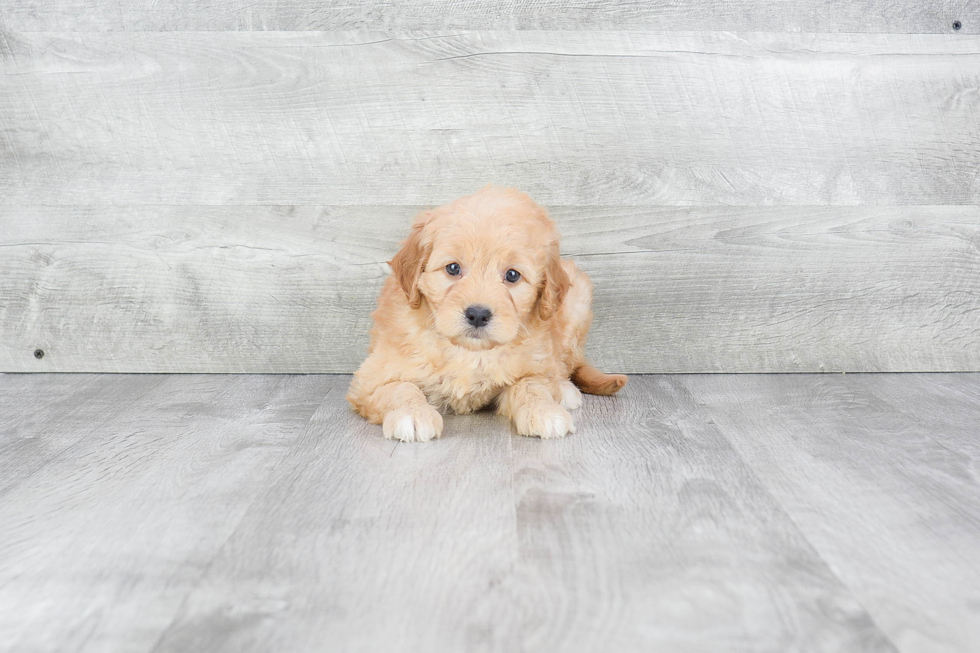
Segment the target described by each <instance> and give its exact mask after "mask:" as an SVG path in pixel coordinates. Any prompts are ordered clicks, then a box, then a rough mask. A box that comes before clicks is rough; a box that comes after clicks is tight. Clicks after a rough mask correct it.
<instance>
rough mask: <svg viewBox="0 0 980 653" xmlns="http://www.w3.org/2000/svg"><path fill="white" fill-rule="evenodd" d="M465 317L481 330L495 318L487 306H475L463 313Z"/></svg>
mask: <svg viewBox="0 0 980 653" xmlns="http://www.w3.org/2000/svg"><path fill="white" fill-rule="evenodd" d="M463 315H465V316H466V321H467V322H469V323H470V324H471V325H473V326H475V327H476V328H477V329H479V328H481V327H485V326H486V325H487V322H489V321H490V318H491V317H493V312H491V311H490V309H489V308H487V307H486V306H480V305H479V304H474V305H473V306H470V307H469V308H467V309H466V310H465V311H464V312H463Z"/></svg>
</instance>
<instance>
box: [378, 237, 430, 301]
mask: <svg viewBox="0 0 980 653" xmlns="http://www.w3.org/2000/svg"><path fill="white" fill-rule="evenodd" d="M425 222H426V221H425V220H418V221H416V223H415V224H413V225H412V233H410V234H409V235H408V240H406V241H405V243H404V244H403V245H402V248H401V249H400V250H398V253H397V254H395V257H394V258H393V259H391V260H390V261H388V265H390V266H391V271H392V273H393V274H394V275H395V278H396V279H398V283H399V284H400V285H401V287H402V290H404V291H405V296H406V297H408V304H409V306H411V307H412V308H418V307H419V306H421V304H422V293H420V292H419V276H421V274H422V270H424V269H425V263H426V261H428V259H429V253H430V252H429V247H428V246H426V245H423V244H422V229H424V228H425Z"/></svg>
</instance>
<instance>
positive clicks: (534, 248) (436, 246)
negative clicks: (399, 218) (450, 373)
mask: <svg viewBox="0 0 980 653" xmlns="http://www.w3.org/2000/svg"><path fill="white" fill-rule="evenodd" d="M390 265H391V268H392V271H393V273H394V275H395V277H396V278H397V279H398V282H399V284H400V285H401V287H402V289H403V290H404V291H405V295H406V296H407V297H408V302H409V305H411V307H412V308H419V307H421V306H422V304H423V301H424V302H425V303H426V305H427V306H428V307H429V309H431V312H432V315H431V318H430V325H431V327H432V328H433V329H435V330H436V331H437V332H438V333H439V334H440V335H442V336H443V337H445V338H448V339H449V340H450V341H452V342H453V343H454V344H456V345H459V346H462V347H466V348H468V349H490V348H492V347H496V346H498V345H502V344H505V343H508V342H511V341H512V340H514V339H515V338H516V337H517V336H518V335H519V334H520V333H521V332H522V329H526V328H527V327H528V326H530V325H531V324H532V323H534V322H535V321H537V320H549V319H550V318H551V317H552V316H553V315H554V314H555V313H556V312H557V310H558V307H559V306H560V305H561V301H562V298H563V297H564V295H565V292H566V290H567V289H568V285H569V279H568V275H567V274H566V273H565V270H564V269H563V268H562V266H561V260H560V258H559V236H558V231H557V230H556V229H555V224H554V222H552V221H551V219H550V218H549V217H548V215H547V213H546V212H545V211H544V209H542V208H541V207H540V206H538V205H537V204H535V203H534V202H533V201H532V200H531V198H530V197H528V196H527V195H525V194H524V193H521V192H519V191H516V190H514V189H509V188H500V187H496V186H487V187H486V188H484V189H482V190H480V191H478V192H477V193H474V194H473V195H469V196H467V197H463V198H460V199H458V200H456V201H455V202H453V203H452V204H447V205H446V206H441V207H439V208H437V209H433V210H431V211H426V212H424V213H422V214H421V215H420V216H419V217H418V218H417V219H416V221H415V223H414V224H413V225H412V232H411V234H410V235H409V237H408V240H406V241H405V244H404V245H403V246H402V249H401V251H399V252H398V254H396V255H395V258H393V259H392V260H391V261H390Z"/></svg>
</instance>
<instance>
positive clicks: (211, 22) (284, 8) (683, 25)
mask: <svg viewBox="0 0 980 653" xmlns="http://www.w3.org/2000/svg"><path fill="white" fill-rule="evenodd" d="M954 20H960V22H961V23H962V27H961V30H962V31H964V32H966V33H972V34H976V33H977V27H978V25H980V14H978V12H977V7H976V4H975V3H972V2H969V0H943V1H941V2H930V3H922V2H914V1H912V0H897V1H896V2H888V3H886V2H882V1H881V0H877V1H865V2H833V1H826V0H825V1H824V2H819V3H808V2H805V1H804V0H792V1H789V2H778V1H776V0H741V1H740V2H725V1H724V0H701V1H697V2H695V1H694V0H688V1H684V2H677V1H672V2H668V1H667V0H652V1H650V2H639V3H638V2H629V1H627V0H617V1H613V2H609V1H606V2H602V3H597V2H594V1H593V0H546V1H543V2H521V1H519V0H495V1H494V2H485V1H481V0H416V1H414V2H395V1H392V0H381V1H378V0H375V1H373V2H369V3H351V2H338V1H336V0H334V1H326V2H311V1H310V0H257V1H255V2H248V3H199V2H191V1H190V0H175V1H171V2H165V3H149V4H141V5H139V6H134V5H132V4H131V3H126V2H120V1H118V0H116V1H111V2H103V3H100V4H97V5H95V4H93V3H91V2H85V1H84V0H46V1H42V0H7V1H6V2H5V3H4V6H3V9H2V10H0V23H2V22H4V21H5V22H6V24H7V26H8V27H9V28H10V29H16V30H26V31H53V30H59V31H70V30H78V31H123V30H147V31H156V30H192V31H202V30H336V29H411V30H431V29H564V30H579V29H661V30H682V31H686V30H692V29H711V30H749V31H788V32H898V33H917V32H935V33H945V32H952V31H953V29H952V24H953V21H954Z"/></svg>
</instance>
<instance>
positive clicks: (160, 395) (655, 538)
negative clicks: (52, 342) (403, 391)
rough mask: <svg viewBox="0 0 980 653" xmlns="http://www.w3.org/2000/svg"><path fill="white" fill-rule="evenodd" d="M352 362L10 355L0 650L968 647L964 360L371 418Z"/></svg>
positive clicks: (968, 453)
mask: <svg viewBox="0 0 980 653" xmlns="http://www.w3.org/2000/svg"><path fill="white" fill-rule="evenodd" d="M348 378H349V377H345V376H180V375H174V376H164V375H68V374H63V375H4V376H0V397H2V399H0V406H2V408H0V648H2V649H3V650H9V651H17V652H18V653H20V652H25V651H161V652H162V651H180V652H185V651H236V652H238V651H288V652H294V651H319V650H330V651H374V650H386V651H426V652H438V651H484V650H487V651H617V652H622V651H817V650H819V651H866V650H875V651H878V650H884V651H894V650H900V651H929V652H936V651H971V650H972V651H976V650H980V437H978V425H980V374H938V375H927V374H902V375H899V374H883V375H846V376H842V375H822V376H818V375H762V376H757V375H740V376H728V375H716V376H648V377H634V378H633V380H632V382H631V384H630V385H629V386H628V387H627V388H626V390H625V391H624V393H623V394H622V396H620V397H618V398H600V397H586V402H585V406H584V407H583V408H582V410H581V411H579V413H578V417H577V422H578V433H577V434H575V435H573V436H570V437H568V438H567V439H565V440H560V441H540V440H531V439H524V438H519V437H516V436H512V435H511V432H510V428H509V426H508V425H507V423H506V422H504V421H503V420H501V419H500V418H498V417H495V416H494V415H492V414H480V415H475V416H465V417H449V418H448V419H447V421H446V435H445V436H444V438H443V439H442V440H439V441H435V442H432V443H429V444H424V445H409V444H396V443H394V442H391V441H387V440H384V439H382V437H381V434H380V429H379V428H378V427H374V426H369V425H367V424H366V423H364V422H363V421H362V420H361V419H360V418H358V417H356V416H355V415H353V414H352V413H351V412H350V410H349V409H348V407H347V405H346V403H345V402H344V400H343V395H344V391H345V389H346V385H347V382H348Z"/></svg>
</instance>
